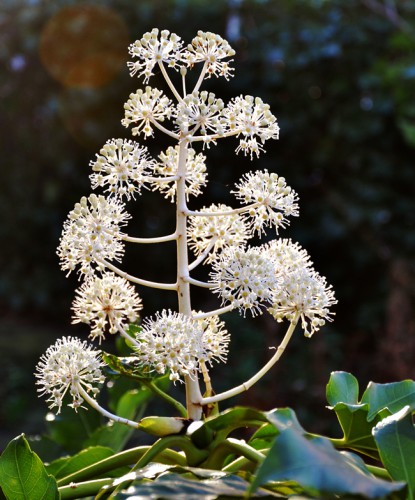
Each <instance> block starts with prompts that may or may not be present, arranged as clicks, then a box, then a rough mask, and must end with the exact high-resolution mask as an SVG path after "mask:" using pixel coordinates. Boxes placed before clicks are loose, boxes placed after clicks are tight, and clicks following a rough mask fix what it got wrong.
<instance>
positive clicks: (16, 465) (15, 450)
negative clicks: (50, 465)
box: [0, 434, 60, 500]
mask: <svg viewBox="0 0 415 500" xmlns="http://www.w3.org/2000/svg"><path fill="white" fill-rule="evenodd" d="M0 486H1V488H2V490H3V493H4V495H5V497H6V498H7V500H27V499H36V500H42V499H43V500H55V499H56V500H58V499H59V498H60V497H59V492H58V487H57V484H56V480H55V478H54V477H53V476H51V475H49V474H48V473H47V471H46V469H45V467H44V465H43V463H42V461H41V460H40V458H39V457H38V456H37V455H36V453H34V452H33V451H32V450H31V449H30V446H29V443H28V442H27V440H26V438H25V436H24V435H23V434H22V435H21V436H18V437H17V438H15V439H13V440H12V441H10V443H9V444H8V446H7V448H6V449H5V450H4V452H3V454H2V455H1V457H0Z"/></svg>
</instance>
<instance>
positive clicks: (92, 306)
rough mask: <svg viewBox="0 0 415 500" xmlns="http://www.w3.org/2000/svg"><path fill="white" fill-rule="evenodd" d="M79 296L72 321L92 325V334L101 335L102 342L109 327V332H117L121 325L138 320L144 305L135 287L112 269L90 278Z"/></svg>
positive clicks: (94, 336)
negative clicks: (139, 312) (111, 271)
mask: <svg viewBox="0 0 415 500" xmlns="http://www.w3.org/2000/svg"><path fill="white" fill-rule="evenodd" d="M76 295H77V297H76V298H75V300H74V302H73V305H72V310H73V312H74V315H73V320H72V323H87V324H89V325H91V333H90V335H89V336H90V337H91V338H92V339H93V340H94V339H96V338H97V337H98V340H99V343H101V340H102V339H103V338H105V331H106V330H107V329H108V331H109V333H112V334H115V333H117V332H118V331H119V326H122V327H125V323H126V322H127V321H128V322H130V323H133V322H135V321H136V320H137V318H138V311H140V310H141V309H142V308H143V307H142V304H141V299H140V297H139V296H138V294H137V293H136V292H135V289H134V286H133V285H131V284H130V283H129V282H128V281H127V280H125V279H124V278H121V277H120V276H116V275H115V274H114V273H110V272H106V273H104V274H103V275H102V277H99V276H94V277H91V278H89V279H87V280H86V281H85V282H84V283H83V284H82V285H81V287H80V288H79V289H78V290H77V291H76Z"/></svg>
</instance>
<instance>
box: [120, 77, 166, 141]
mask: <svg viewBox="0 0 415 500" xmlns="http://www.w3.org/2000/svg"><path fill="white" fill-rule="evenodd" d="M124 110H125V115H124V118H123V119H122V120H121V123H122V124H123V125H124V127H128V126H129V125H130V124H131V123H137V124H138V125H137V126H136V127H134V128H132V129H131V133H132V134H133V135H140V134H141V133H143V134H144V138H147V137H149V136H152V135H153V126H154V123H156V122H164V120H165V119H168V118H170V116H171V114H172V111H173V107H172V102H171V100H170V99H169V98H168V97H166V96H164V95H163V92H162V91H161V90H158V89H153V88H151V87H146V89H145V91H143V90H142V89H138V90H137V91H136V92H134V93H131V94H130V98H129V99H128V101H127V102H126V103H125V104H124Z"/></svg>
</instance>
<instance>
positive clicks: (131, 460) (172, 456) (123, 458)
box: [57, 446, 186, 486]
mask: <svg viewBox="0 0 415 500" xmlns="http://www.w3.org/2000/svg"><path fill="white" fill-rule="evenodd" d="M150 448H151V446H138V447H136V448H131V449H129V450H125V451H121V452H119V453H117V454H115V455H111V456H110V457H107V458H103V459H102V460H100V461H99V462H95V463H93V464H91V465H87V466H86V467H84V468H83V469H80V470H77V471H75V472H72V473H71V474H69V475H68V476H65V477H63V478H61V479H58V481H57V483H58V486H64V485H67V484H70V483H72V482H78V481H85V480H87V479H89V478H91V477H97V476H102V475H103V474H106V473H107V472H110V471H113V470H115V469H118V468H119V467H125V466H127V465H132V464H135V463H137V461H138V460H140V458H141V457H142V456H143V455H145V453H147V451H148V450H149V449H150ZM158 461H159V462H160V463H163V464H167V465H176V464H177V465H182V466H185V465H186V458H185V457H184V456H183V455H182V454H181V453H178V452H177V451H173V450H169V449H165V450H163V451H162V452H161V453H160V454H159V455H158Z"/></svg>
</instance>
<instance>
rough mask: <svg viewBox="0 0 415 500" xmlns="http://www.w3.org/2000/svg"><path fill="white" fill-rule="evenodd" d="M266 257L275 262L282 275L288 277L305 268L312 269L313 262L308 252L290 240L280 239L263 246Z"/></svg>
mask: <svg viewBox="0 0 415 500" xmlns="http://www.w3.org/2000/svg"><path fill="white" fill-rule="evenodd" d="M262 248H263V250H264V253H265V255H266V256H267V257H268V258H269V259H271V260H273V261H274V262H275V265H276V268H277V269H278V272H279V273H280V274H281V275H287V274H289V273H291V272H293V271H296V270H298V269H301V268H304V267H311V266H312V264H313V263H312V262H311V261H310V256H309V255H308V253H307V251H306V250H305V249H304V248H302V247H301V246H300V245H299V244H298V243H293V242H292V241H291V240H290V239H286V238H278V239H275V240H271V241H270V242H268V243H266V244H265V245H262Z"/></svg>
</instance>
